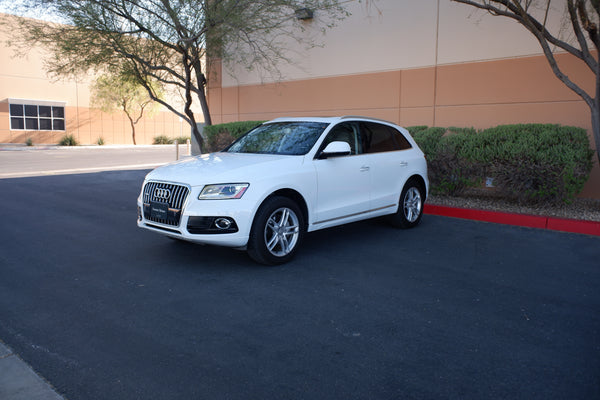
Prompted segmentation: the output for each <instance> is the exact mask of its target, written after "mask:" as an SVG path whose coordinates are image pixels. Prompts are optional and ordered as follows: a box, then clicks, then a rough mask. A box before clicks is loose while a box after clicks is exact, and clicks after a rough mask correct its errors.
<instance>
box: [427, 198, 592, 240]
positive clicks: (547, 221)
mask: <svg viewBox="0 0 600 400" xmlns="http://www.w3.org/2000/svg"><path fill="white" fill-rule="evenodd" d="M423 211H424V212H425V214H430V215H440V216H443V217H453V218H462V219H472V220H475V221H484V222H493V223H496V224H506V225H515V226H524V227H527V228H538V229H550V230H553V231H561V232H571V233H582V234H585V235H595V236H600V222H597V221H582V220H577V219H563V218H554V217H542V216H537V215H527V214H512V213H505V212H499V211H487V210H472V209H468V208H455V207H446V206H438V205H435V204H425V208H424V209H423Z"/></svg>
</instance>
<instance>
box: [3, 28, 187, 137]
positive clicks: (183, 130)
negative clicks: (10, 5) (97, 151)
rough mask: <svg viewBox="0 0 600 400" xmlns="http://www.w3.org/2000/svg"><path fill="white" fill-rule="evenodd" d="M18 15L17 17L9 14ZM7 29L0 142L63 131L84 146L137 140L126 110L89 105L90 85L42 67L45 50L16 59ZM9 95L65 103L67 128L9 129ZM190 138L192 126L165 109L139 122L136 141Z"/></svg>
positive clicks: (17, 97) (55, 135)
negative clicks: (54, 75) (53, 74)
mask: <svg viewBox="0 0 600 400" xmlns="http://www.w3.org/2000/svg"><path fill="white" fill-rule="evenodd" d="M11 18H14V17H11ZM7 39H9V37H8V34H7V33H6V30H4V29H3V30H0V55H1V56H2V59H3V60H4V61H3V62H2V63H0V143H25V141H27V140H28V139H31V140H32V141H33V143H34V144H55V143H57V142H58V141H59V140H60V139H61V138H62V137H63V136H65V135H73V136H74V137H75V138H76V139H77V141H78V142H79V143H80V144H96V143H97V142H98V139H99V138H102V139H103V140H104V142H105V144H133V139H132V134H131V126H130V123H129V120H128V119H127V117H126V115H125V114H124V113H123V112H120V111H117V112H114V113H104V112H101V111H100V110H98V109H94V108H92V107H91V106H90V83H91V82H92V79H81V80H80V81H56V80H52V79H50V78H49V77H48V76H47V75H46V73H45V69H44V59H45V58H44V53H43V52H42V50H41V49H33V50H31V51H29V53H28V54H27V56H26V57H24V58H21V57H15V55H14V49H12V48H9V47H7V45H6V41H7ZM9 99H23V100H27V101H32V102H36V101H38V102H56V103H64V106H65V130H64V131H43V130H11V129H10V119H9ZM160 135H165V136H168V137H172V138H173V137H179V136H190V127H189V125H188V124H187V123H186V122H184V121H181V120H180V119H179V117H177V116H176V115H174V114H173V113H172V112H170V111H168V110H166V109H164V108H161V109H159V110H158V111H157V112H155V113H154V114H152V115H150V116H146V117H144V118H143V119H142V120H140V122H138V123H137V125H136V142H137V144H152V142H153V140H154V137H155V136H160Z"/></svg>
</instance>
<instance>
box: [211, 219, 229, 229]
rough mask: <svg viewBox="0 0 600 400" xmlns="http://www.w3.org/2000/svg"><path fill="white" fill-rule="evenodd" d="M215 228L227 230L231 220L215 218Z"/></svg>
mask: <svg viewBox="0 0 600 400" xmlns="http://www.w3.org/2000/svg"><path fill="white" fill-rule="evenodd" d="M215 226H216V227H217V228H219V229H229V228H230V227H231V220H229V219H227V218H217V219H216V220H215Z"/></svg>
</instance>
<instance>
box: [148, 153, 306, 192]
mask: <svg viewBox="0 0 600 400" xmlns="http://www.w3.org/2000/svg"><path fill="white" fill-rule="evenodd" d="M303 161H304V156H287V155H273V154H248V153H212V154H205V155H202V156H196V157H191V158H187V159H184V160H180V161H177V162H174V163H171V164H167V165H163V166H161V167H158V168H156V169H155V170H153V171H152V172H150V173H149V174H148V175H147V176H146V179H149V180H158V181H168V182H177V183H182V184H188V185H190V186H200V185H206V184H213V183H238V182H240V183H241V182H249V180H250V179H251V178H252V177H261V178H266V177H268V175H269V172H272V173H275V172H281V171H282V169H288V168H289V169H291V170H293V169H294V168H296V167H298V166H299V165H300V164H302V163H303Z"/></svg>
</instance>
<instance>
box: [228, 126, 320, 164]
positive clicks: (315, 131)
mask: <svg viewBox="0 0 600 400" xmlns="http://www.w3.org/2000/svg"><path fill="white" fill-rule="evenodd" d="M328 125H329V124H328V123H323V122H275V123H272V124H264V125H261V126H258V127H256V128H254V129H253V130H251V131H250V132H248V133H247V134H245V135H244V136H242V137H241V138H239V139H238V140H237V141H236V142H234V143H233V144H232V145H231V146H229V148H228V149H227V150H225V151H227V152H229V153H261V154H285V155H294V156H301V155H304V154H306V153H308V151H309V150H310V149H311V148H312V147H313V146H314V145H315V142H316V141H317V139H318V138H319V136H321V134H322V133H323V131H324V130H325V128H327V126H328Z"/></svg>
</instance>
